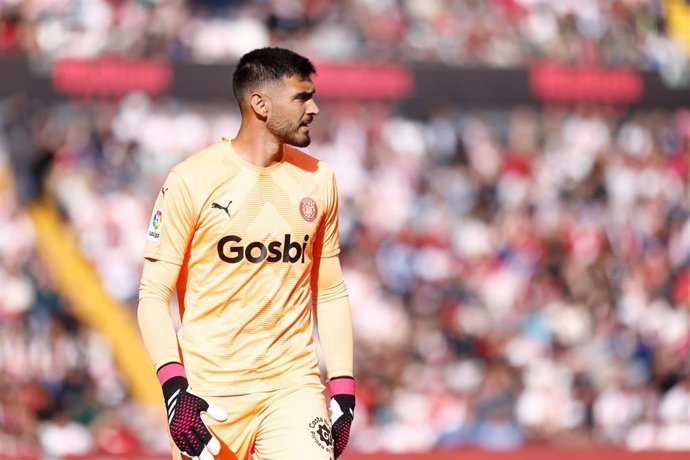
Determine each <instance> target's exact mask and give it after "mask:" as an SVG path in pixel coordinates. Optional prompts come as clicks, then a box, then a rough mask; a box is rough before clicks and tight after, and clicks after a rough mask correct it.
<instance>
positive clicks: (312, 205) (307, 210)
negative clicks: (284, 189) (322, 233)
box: [299, 197, 319, 222]
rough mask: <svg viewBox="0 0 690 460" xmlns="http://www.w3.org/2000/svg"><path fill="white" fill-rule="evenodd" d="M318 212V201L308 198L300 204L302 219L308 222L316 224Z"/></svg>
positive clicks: (303, 199)
mask: <svg viewBox="0 0 690 460" xmlns="http://www.w3.org/2000/svg"><path fill="white" fill-rule="evenodd" d="M318 212H319V208H317V207H316V201H314V200H313V199H311V198H309V197H306V198H302V201H300V202H299V213H300V214H302V218H303V219H304V220H306V221H307V222H314V219H316V214H317V213H318Z"/></svg>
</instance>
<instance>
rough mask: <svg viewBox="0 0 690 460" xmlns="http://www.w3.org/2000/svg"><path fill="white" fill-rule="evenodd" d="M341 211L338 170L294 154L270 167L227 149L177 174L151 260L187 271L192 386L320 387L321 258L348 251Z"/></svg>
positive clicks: (182, 298) (216, 389)
mask: <svg viewBox="0 0 690 460" xmlns="http://www.w3.org/2000/svg"><path fill="white" fill-rule="evenodd" d="M337 213H338V201H337V190H336V185H335V178H334V176H333V172H332V170H331V168H330V167H329V166H328V165H326V164H325V163H324V162H322V161H319V160H317V159H315V158H313V157H310V156H309V155H306V154H304V153H302V152H300V151H298V150H296V149H293V148H290V147H287V146H285V152H284V155H283V158H282V160H281V161H280V162H279V163H276V164H275V165H273V166H270V167H268V168H258V167H256V166H254V165H251V164H249V163H247V162H245V161H243V160H242V159H241V158H240V157H239V156H237V154H236V153H235V152H234V150H233V148H232V144H231V142H230V141H227V140H223V141H222V142H219V143H218V144H215V145H212V146H210V147H208V148H206V149H204V150H202V151H200V152H198V153H196V154H194V155H192V156H191V157H190V158H188V159H187V160H185V161H184V162H182V163H180V164H179V165H177V166H176V167H174V168H173V170H172V171H171V173H170V174H169V176H168V178H167V180H166V182H165V184H164V185H163V187H162V189H161V192H160V193H159V195H158V198H157V200H156V203H155V205H154V212H153V214H152V219H151V224H150V226H149V231H148V236H147V238H148V241H147V246H146V251H145V254H144V255H145V257H147V258H151V259H157V260H163V261H167V262H171V263H177V264H181V269H180V274H179V277H178V281H177V293H178V299H179V303H180V317H181V319H182V324H181V327H180V329H179V330H178V333H177V338H178V342H179V345H180V349H181V352H182V360H183V364H184V366H185V369H186V372H187V377H188V379H189V382H190V386H191V387H192V388H194V389H195V390H196V391H198V392H200V393H202V394H205V395H230V394H243V393H251V392H257V391H269V390H273V389H277V388H286V387H289V386H291V385H294V384H306V383H309V382H318V381H319V373H318V365H317V356H316V352H315V344H314V340H313V338H312V329H313V318H312V311H311V305H310V301H311V274H312V267H313V261H314V260H317V261H318V260H319V259H320V258H322V257H324V258H327V257H333V256H336V255H337V254H338V253H339V250H340V249H339V243H338V220H337ZM314 266H318V263H317V264H315V265H314Z"/></svg>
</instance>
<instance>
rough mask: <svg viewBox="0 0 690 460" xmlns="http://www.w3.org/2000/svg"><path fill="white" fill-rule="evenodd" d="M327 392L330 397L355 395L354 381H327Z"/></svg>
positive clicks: (341, 379)
mask: <svg viewBox="0 0 690 460" xmlns="http://www.w3.org/2000/svg"><path fill="white" fill-rule="evenodd" d="M328 391H329V392H330V394H331V396H335V395H354V394H355V379H353V378H351V377H349V378H336V379H333V380H329V381H328Z"/></svg>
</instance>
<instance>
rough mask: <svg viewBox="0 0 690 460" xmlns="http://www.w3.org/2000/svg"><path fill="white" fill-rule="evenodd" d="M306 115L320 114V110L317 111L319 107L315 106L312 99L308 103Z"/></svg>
mask: <svg viewBox="0 0 690 460" xmlns="http://www.w3.org/2000/svg"><path fill="white" fill-rule="evenodd" d="M307 113H308V114H309V115H318V114H320V113H321V109H319V106H318V105H316V101H314V100H313V99H312V100H311V101H310V104H309V106H308V107H307Z"/></svg>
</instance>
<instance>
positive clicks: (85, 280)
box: [29, 201, 162, 407]
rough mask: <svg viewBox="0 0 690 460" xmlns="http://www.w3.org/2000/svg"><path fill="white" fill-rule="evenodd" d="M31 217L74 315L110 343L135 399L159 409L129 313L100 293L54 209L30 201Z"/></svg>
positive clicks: (152, 378) (155, 388)
mask: <svg viewBox="0 0 690 460" xmlns="http://www.w3.org/2000/svg"><path fill="white" fill-rule="evenodd" d="M29 214H30V215H31V218H32V219H33V222H34V225H35V226H36V238H37V241H36V243H37V245H38V251H39V252H40V254H41V255H42V260H43V261H44V262H45V263H46V265H47V266H48V269H49V270H50V272H51V274H52V275H53V277H54V279H55V284H56V287H57V289H58V290H59V291H60V294H61V295H63V296H65V297H66V298H67V299H69V303H70V305H71V306H72V308H73V309H74V313H75V314H76V315H77V316H78V317H79V319H80V320H81V321H83V322H84V323H86V324H88V326H89V327H91V328H93V329H95V330H97V331H98V332H99V333H101V334H102V335H103V336H105V337H106V338H107V340H108V344H109V346H110V347H112V350H113V353H114V355H115V361H116V362H117V365H118V368H119V370H120V374H121V375H122V377H123V379H124V380H125V381H126V382H127V386H128V388H129V389H130V391H131V392H132V394H133V396H134V397H135V398H136V399H137V400H138V401H139V402H142V403H146V404H150V405H155V406H156V407H158V406H159V405H160V403H161V401H162V397H161V390H160V385H159V383H158V381H157V380H156V377H155V375H153V373H151V372H144V371H143V370H144V369H146V368H147V367H148V366H149V362H148V358H147V356H146V350H145V349H144V345H143V344H142V341H141V339H140V337H139V331H137V328H136V323H135V321H134V320H133V318H132V316H131V315H130V311H131V309H130V308H129V307H127V306H126V305H121V304H119V303H118V302H116V301H114V300H113V299H112V298H110V296H108V294H107V293H106V292H105V290H104V289H103V286H102V285H101V282H100V280H99V279H98V274H97V273H96V272H95V271H94V269H93V266H92V264H91V263H89V262H88V261H87V260H85V259H84V258H83V256H82V255H81V253H80V252H79V249H78V248H77V247H76V245H75V242H74V239H73V238H72V235H71V234H70V232H69V231H68V229H67V228H65V226H64V224H63V223H62V220H61V218H60V216H59V213H58V210H57V209H56V208H55V206H54V205H52V204H51V203H49V202H47V201H40V202H36V203H34V204H33V205H32V206H31V207H30V208H29Z"/></svg>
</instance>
